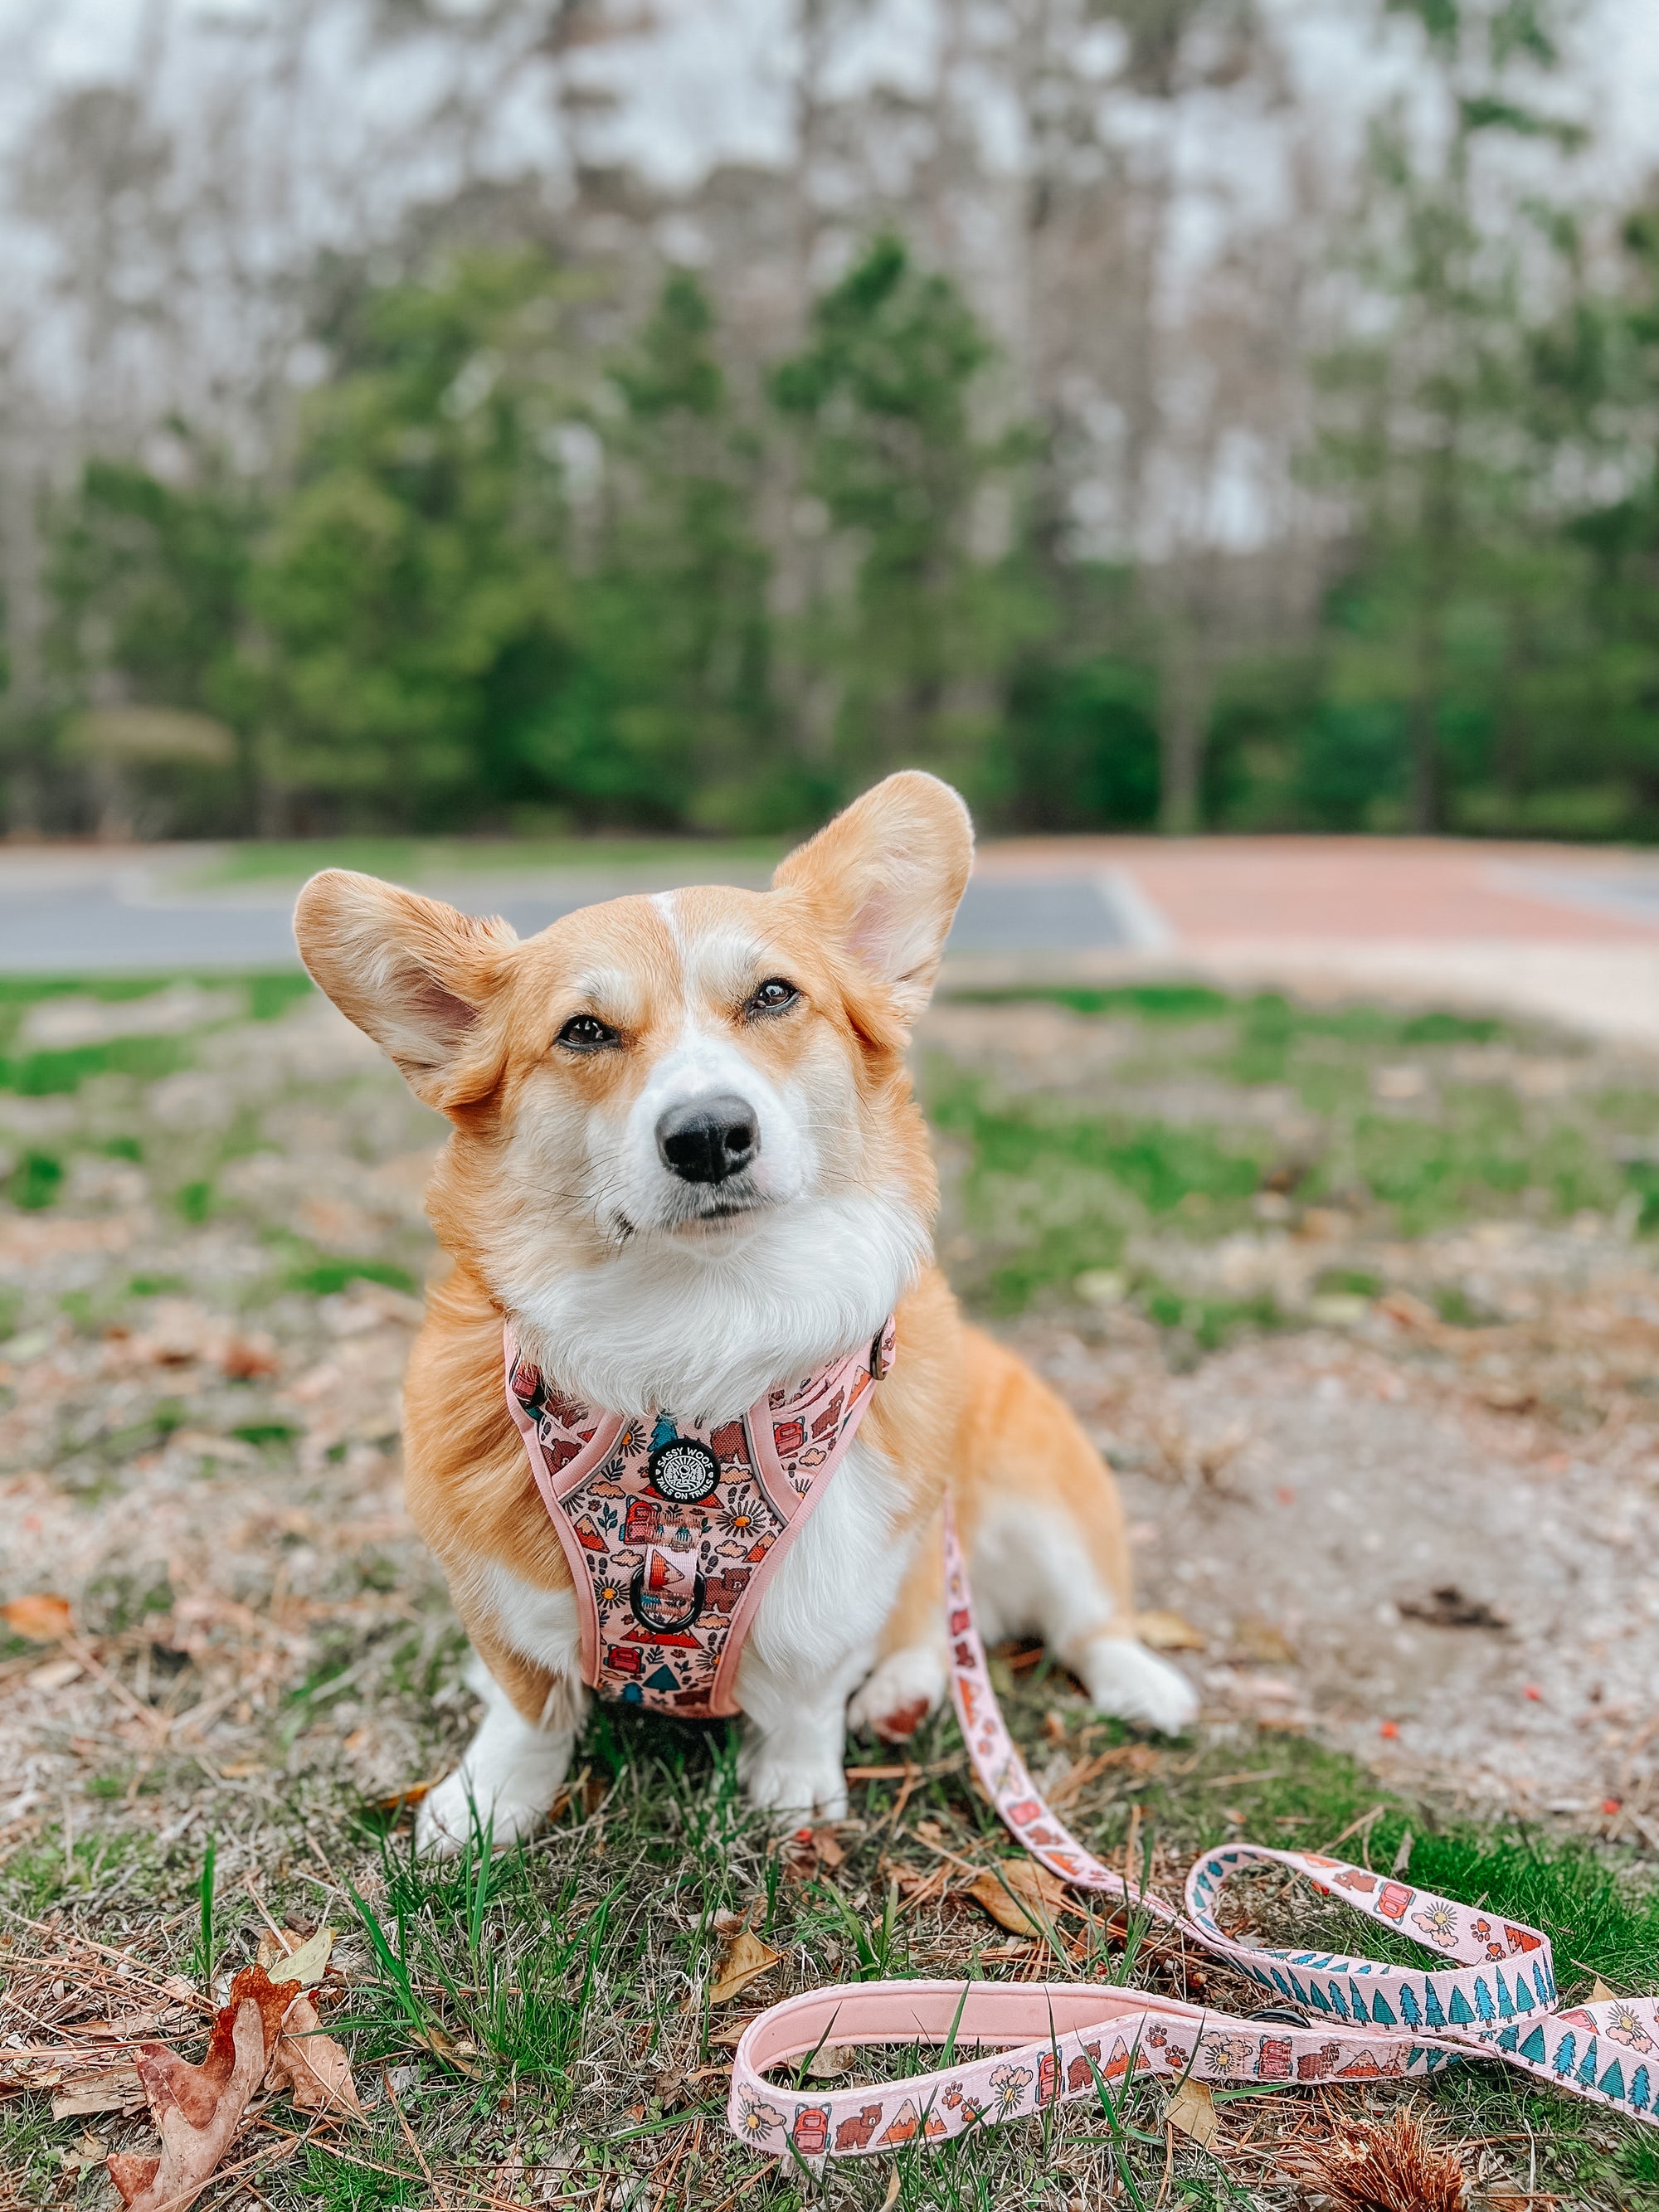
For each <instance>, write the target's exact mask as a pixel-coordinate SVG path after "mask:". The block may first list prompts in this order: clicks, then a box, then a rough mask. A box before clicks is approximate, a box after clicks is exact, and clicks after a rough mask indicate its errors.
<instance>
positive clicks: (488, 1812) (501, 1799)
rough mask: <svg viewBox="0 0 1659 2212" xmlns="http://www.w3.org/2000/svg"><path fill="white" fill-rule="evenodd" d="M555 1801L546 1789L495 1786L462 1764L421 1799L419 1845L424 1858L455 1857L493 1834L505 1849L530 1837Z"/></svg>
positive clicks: (496, 1845)
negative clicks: (532, 1793) (525, 1790)
mask: <svg viewBox="0 0 1659 2212" xmlns="http://www.w3.org/2000/svg"><path fill="white" fill-rule="evenodd" d="M551 1802H552V1800H551V1798H549V1797H545V1794H544V1792H540V1791H538V1793H537V1794H536V1795H535V1796H534V1797H533V1798H532V1797H530V1796H526V1795H524V1794H523V1793H522V1792H515V1791H514V1790H513V1789H512V1787H511V1785H510V1784H508V1785H507V1786H505V1787H502V1786H496V1787H495V1788H493V1789H492V1788H490V1787H489V1786H488V1785H487V1784H483V1783H481V1782H480V1781H479V1779H478V1778H477V1776H476V1775H471V1774H469V1773H468V1772H467V1771H466V1769H465V1767H464V1766H458V1767H457V1768H456V1770H455V1771H454V1772H453V1774H451V1775H447V1776H446V1778H444V1780H443V1781H441V1783H440V1784H438V1786H437V1788H436V1789H435V1790H428V1793H427V1795H426V1796H424V1797H423V1798H422V1800H421V1802H420V1805H419V1807H418V1808H417V1809H416V1814H415V1849H416V1851H417V1852H418V1853H419V1855H420V1856H421V1857H422V1858H435V1859H444V1858H453V1857H454V1855H455V1853H456V1852H457V1851H459V1850H465V1849H466V1847H467V1846H468V1845H469V1844H471V1842H472V1840H473V1838H475V1837H478V1838H482V1837H483V1835H484V1834H485V1833H486V1832H488V1834H489V1841H490V1847H491V1849H492V1850H502V1849H503V1848H504V1847H505V1846H506V1845H507V1844H515V1843H517V1841H518V1840H519V1838H520V1836H527V1835H529V1834H530V1832H531V1831H532V1829H533V1828H534V1827H535V1826H537V1824H538V1821H539V1820H541V1819H542V1817H543V1815H544V1814H545V1813H546V1811H547V1809H548V1806H549V1805H550V1803H551Z"/></svg>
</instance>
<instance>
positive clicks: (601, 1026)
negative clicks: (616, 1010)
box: [559, 1014, 621, 1052]
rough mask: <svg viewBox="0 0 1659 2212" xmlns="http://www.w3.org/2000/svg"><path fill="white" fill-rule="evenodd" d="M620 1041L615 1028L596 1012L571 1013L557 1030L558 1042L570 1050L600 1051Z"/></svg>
mask: <svg viewBox="0 0 1659 2212" xmlns="http://www.w3.org/2000/svg"><path fill="white" fill-rule="evenodd" d="M559 1042H560V1043H561V1044H562V1045H564V1046H566V1047H568V1049H569V1050H570V1051H572V1052H600V1051H603V1049H604V1048H605V1046H606V1045H608V1044H617V1043H619V1042H621V1040H620V1039H619V1038H618V1036H617V1032H616V1031H615V1030H613V1029H612V1028H611V1026H610V1024H608V1023H605V1022H602V1021H601V1020H600V1019H599V1016H598V1015H597V1014H572V1016H571V1017H570V1019H569V1020H568V1022H567V1023H566V1024H565V1025H564V1027H563V1028H562V1030H560V1031H559Z"/></svg>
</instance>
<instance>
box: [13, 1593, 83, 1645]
mask: <svg viewBox="0 0 1659 2212" xmlns="http://www.w3.org/2000/svg"><path fill="white" fill-rule="evenodd" d="M0 1620H3V1621H4V1622H5V1624H6V1626H7V1627H8V1628H9V1629H10V1631H11V1632H12V1634H13V1635H14V1636H21V1637H22V1638H24V1640H25V1642H27V1643H29V1644H56V1643H57V1641H58V1638H59V1637H60V1636H67V1635H68V1634H69V1632H70V1629H72V1628H73V1627H74V1626H75V1615H74V1613H72V1612H71V1611H70V1601H69V1600H68V1599H67V1598H66V1597H54V1596H53V1595H52V1593H51V1592H50V1591H49V1590H38V1591H36V1592H35V1593H34V1595H33V1596H30V1597H15V1598H13V1599H12V1601H11V1602H10V1603H9V1605H0Z"/></svg>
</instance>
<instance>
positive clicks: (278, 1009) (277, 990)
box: [247, 968, 317, 1022]
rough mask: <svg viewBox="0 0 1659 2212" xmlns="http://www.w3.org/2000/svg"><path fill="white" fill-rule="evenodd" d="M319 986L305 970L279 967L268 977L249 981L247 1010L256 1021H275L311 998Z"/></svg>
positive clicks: (250, 977)
mask: <svg viewBox="0 0 1659 2212" xmlns="http://www.w3.org/2000/svg"><path fill="white" fill-rule="evenodd" d="M316 988H317V986H316V985H315V984H314V983H313V981H312V980H311V978H310V976H309V975H307V974H306V972H305V970H304V969H302V968H279V969H274V970H273V971H272V972H271V973H270V975H250V976H249V977H248V979H247V1011H248V1016H249V1018H250V1019H251V1020H252V1021H256V1022H274V1021H276V1020H277V1019H278V1018H280V1017H281V1016H282V1015H283V1014H285V1013H286V1012H288V1010H289V1007H290V1006H298V1004H299V1003H300V1001H301V999H308V998H310V997H311V996H312V995H313V993H314V992H315V990H316Z"/></svg>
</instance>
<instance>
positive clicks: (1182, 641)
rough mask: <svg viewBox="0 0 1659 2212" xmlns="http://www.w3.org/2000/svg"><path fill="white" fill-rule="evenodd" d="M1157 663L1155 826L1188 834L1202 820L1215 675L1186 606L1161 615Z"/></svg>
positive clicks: (1169, 832) (1172, 834)
mask: <svg viewBox="0 0 1659 2212" xmlns="http://www.w3.org/2000/svg"><path fill="white" fill-rule="evenodd" d="M1180 565H1182V566H1184V563H1182V564H1180ZM1179 588H1180V587H1179V586H1178V585H1177V586H1176V592H1179ZM1172 596H1175V594H1172ZM1159 664H1160V665H1159V669H1158V770H1159V789H1158V828H1159V829H1161V830H1163V832H1164V835H1165V836H1170V837H1188V836H1192V835H1193V833H1194V831H1195V830H1197V829H1200V827H1201V826H1202V821H1203V811H1204V747H1205V740H1206V738H1207V737H1208V735H1209V723H1210V707H1211V702H1212V695H1213V690H1214V678H1213V674H1212V668H1211V665H1210V658H1209V654H1208V653H1207V652H1206V647H1205V646H1204V643H1203V641H1202V640H1201V639H1200V635H1199V634H1198V629H1197V625H1196V624H1195V623H1194V622H1193V621H1192V619H1191V617H1190V615H1189V614H1188V611H1187V610H1186V608H1185V607H1184V606H1181V607H1177V608H1175V609H1172V610H1171V611H1170V614H1169V615H1168V616H1166V617H1165V619H1164V623H1163V625H1162V641H1161V651H1160V653H1159Z"/></svg>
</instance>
